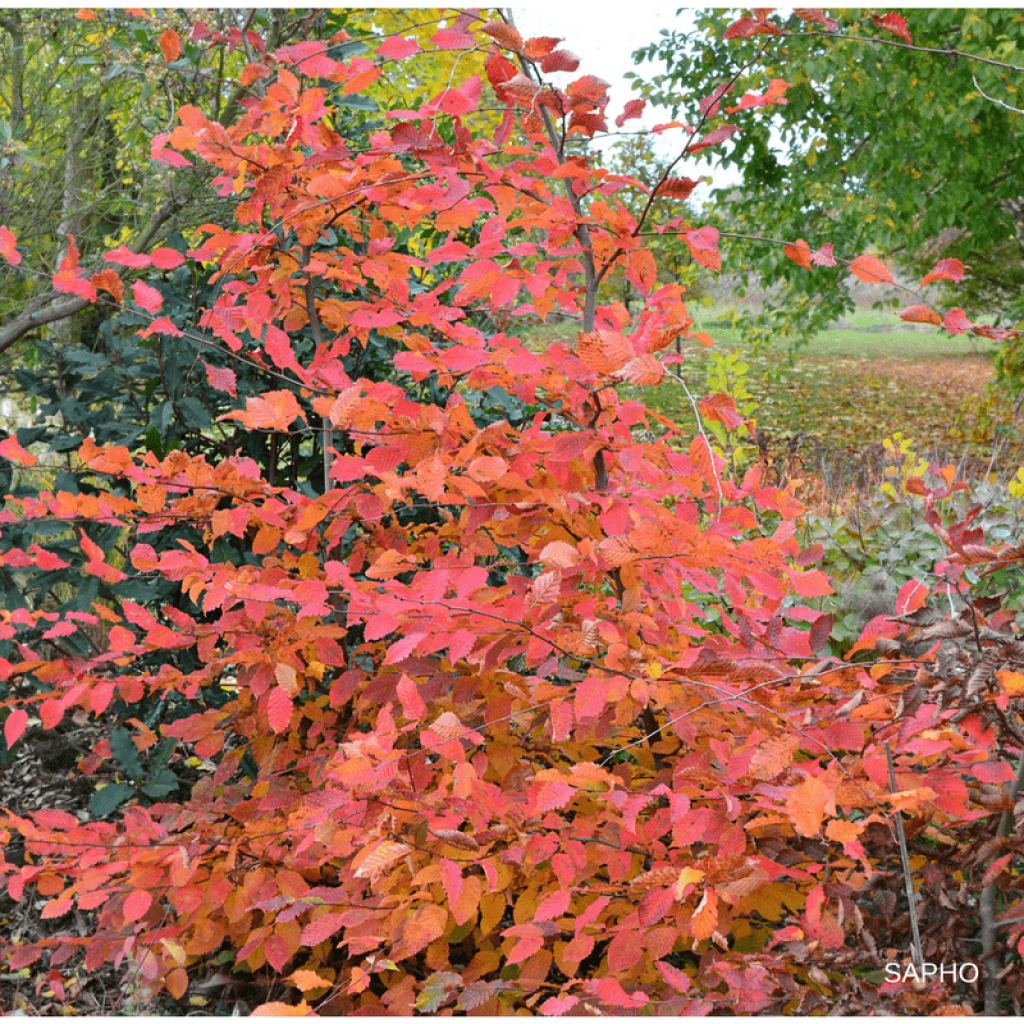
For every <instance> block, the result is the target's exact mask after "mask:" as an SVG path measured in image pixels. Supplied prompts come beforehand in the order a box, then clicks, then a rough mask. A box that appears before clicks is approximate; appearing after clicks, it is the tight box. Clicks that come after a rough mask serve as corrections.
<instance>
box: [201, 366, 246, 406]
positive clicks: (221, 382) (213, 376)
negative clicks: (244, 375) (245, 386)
mask: <svg viewBox="0 0 1024 1024" xmlns="http://www.w3.org/2000/svg"><path fill="white" fill-rule="evenodd" d="M203 366H204V367H206V379H207V380H208V381H209V382H210V386H211V387H214V388H216V389H217V390H218V391H226V392H227V393H228V394H229V395H231V396H232V397H233V398H234V397H237V395H238V383H237V379H236V377H235V371H234V370H229V369H228V368H227V367H225V366H211V365H210V364H209V363H207V362H206V361H205V360H204V362H203Z"/></svg>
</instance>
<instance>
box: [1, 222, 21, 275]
mask: <svg viewBox="0 0 1024 1024" xmlns="http://www.w3.org/2000/svg"><path fill="white" fill-rule="evenodd" d="M17 244H18V240H17V238H15V237H14V233H13V232H12V231H11V230H9V229H8V228H5V227H0V256H3V258H4V259H5V260H7V262H8V263H10V264H11V265H12V266H15V267H16V266H17V265H18V264H19V263H20V262H21V253H20V252H18V250H17V249H16V248H15V246H16V245H17Z"/></svg>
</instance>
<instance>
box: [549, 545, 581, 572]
mask: <svg viewBox="0 0 1024 1024" xmlns="http://www.w3.org/2000/svg"><path fill="white" fill-rule="evenodd" d="M540 560H541V562H543V563H544V565H553V566H554V567H555V568H556V569H567V568H569V566H572V565H575V564H576V563H577V562H578V561H579V560H580V553H579V551H577V550H576V548H574V547H573V546H572V545H571V544H567V543H566V542H565V541H564V540H555V541H552V542H551V543H550V544H546V545H545V546H544V550H543V551H542V552H541V553H540Z"/></svg>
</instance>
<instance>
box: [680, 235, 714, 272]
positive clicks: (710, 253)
mask: <svg viewBox="0 0 1024 1024" xmlns="http://www.w3.org/2000/svg"><path fill="white" fill-rule="evenodd" d="M683 240H684V241H685V242H686V245H687V247H688V248H689V250H690V254H691V255H692V256H693V258H694V259H695V260H696V261H697V262H698V263H699V264H700V265H701V266H702V267H707V268H708V269H709V270H721V269H722V255H721V253H719V251H718V229H717V228H713V227H703V228H687V230H686V231H685V232H684V233H683Z"/></svg>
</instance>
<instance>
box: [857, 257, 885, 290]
mask: <svg viewBox="0 0 1024 1024" xmlns="http://www.w3.org/2000/svg"><path fill="white" fill-rule="evenodd" d="M850 273H851V274H853V276H854V277H859V278H860V279H861V280H862V281H866V282H867V283H868V284H892V283H893V282H892V273H891V272H890V270H889V268H888V267H887V266H886V265H885V264H884V263H883V262H882V261H881V260H880V259H877V258H876V257H875V256H858V257H857V258H856V259H855V260H854V261H853V262H852V263H851V264H850Z"/></svg>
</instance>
